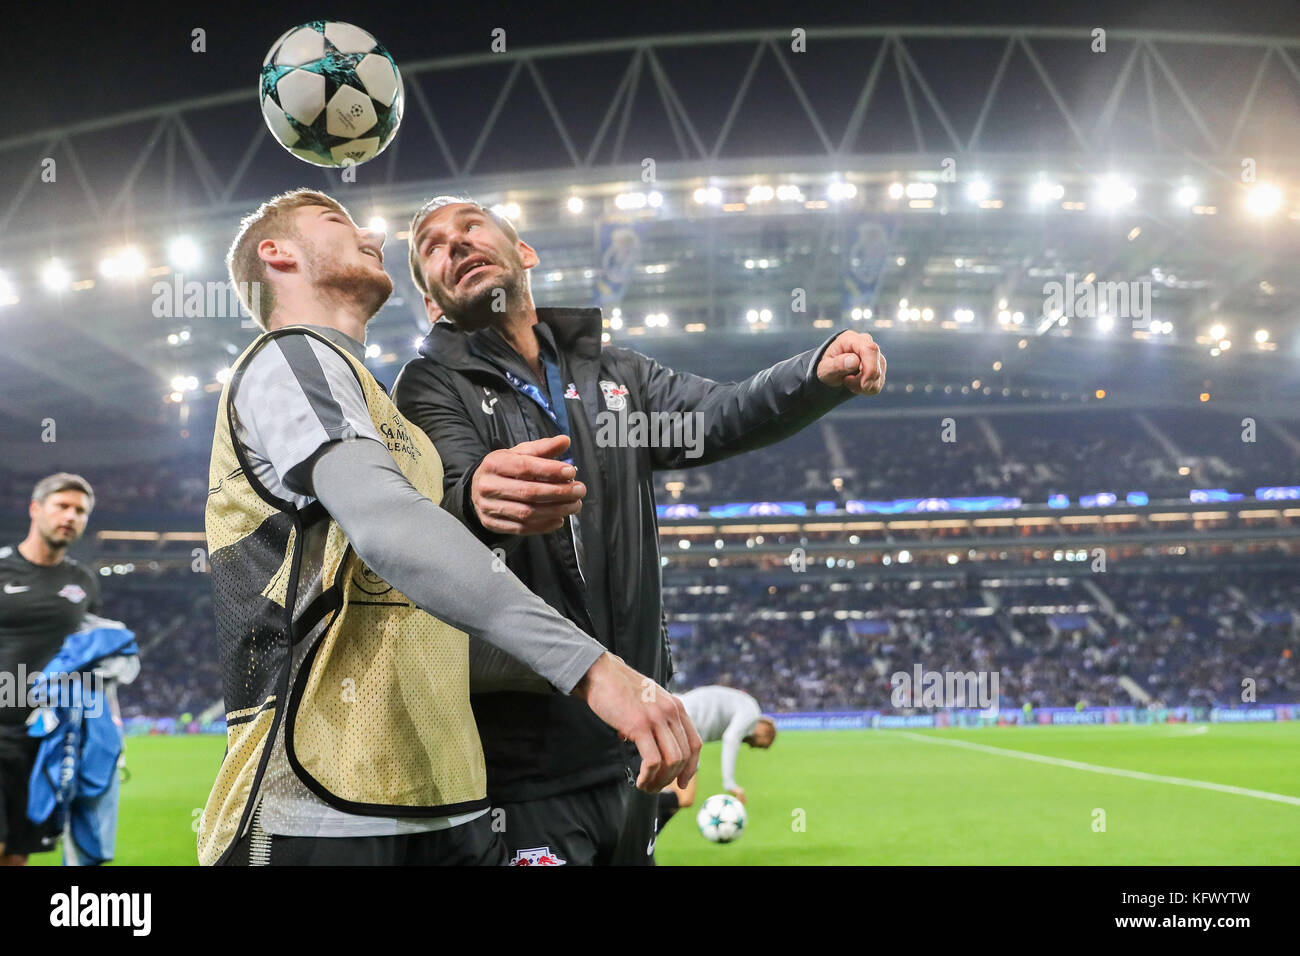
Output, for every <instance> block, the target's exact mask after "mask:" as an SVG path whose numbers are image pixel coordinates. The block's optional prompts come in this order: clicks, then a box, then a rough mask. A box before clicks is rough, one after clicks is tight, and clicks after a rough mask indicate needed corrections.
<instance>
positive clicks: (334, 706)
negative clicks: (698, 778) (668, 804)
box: [199, 190, 700, 865]
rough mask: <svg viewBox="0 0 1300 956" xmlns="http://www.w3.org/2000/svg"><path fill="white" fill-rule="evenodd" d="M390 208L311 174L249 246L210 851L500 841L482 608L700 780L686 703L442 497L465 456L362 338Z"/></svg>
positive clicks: (364, 855) (222, 482) (230, 475)
mask: <svg viewBox="0 0 1300 956" xmlns="http://www.w3.org/2000/svg"><path fill="white" fill-rule="evenodd" d="M383 241H384V235H383V233H382V232H376V231H374V230H370V229H360V228H358V227H357V225H356V223H354V222H353V221H352V218H351V217H350V216H349V215H348V212H347V210H346V209H344V208H343V207H342V206H341V205H339V203H337V202H336V201H335V200H333V199H331V198H330V197H329V196H326V195H324V194H322V193H318V192H313V191H310V190H296V191H294V192H290V193H286V194H284V195H281V196H277V197H275V198H274V199H271V200H269V201H268V202H266V203H264V204H263V205H262V206H261V208H259V209H258V210H257V211H256V212H255V213H253V214H252V215H251V216H249V217H248V218H246V219H245V220H244V222H243V223H242V225H241V228H240V231H239V234H238V236H237V237H236V239H235V241H234V244H233V245H232V247H231V251H230V255H229V259H228V264H229V267H230V274H231V278H232V279H233V280H234V283H235V288H236V289H238V290H239V291H240V295H241V299H242V300H243V303H244V305H245V306H246V307H247V308H248V310H249V312H250V313H251V314H252V315H253V317H254V319H255V321H257V322H258V324H259V325H261V327H262V328H263V329H265V330H266V332H265V334H263V335H261V336H259V337H258V339H257V340H256V341H255V342H253V344H252V345H251V346H249V348H248V349H247V350H246V351H245V352H244V354H243V355H242V356H240V358H239V359H238V360H237V361H236V363H235V365H234V367H233V369H232V371H231V377H230V379H229V382H228V383H227V385H226V387H225V390H224V392H223V394H222V398H221V405H220V411H219V414H218V419H217V427H216V435H215V437H214V440H213V446H212V465H211V469H210V482H209V487H210V489H211V490H210V491H209V496H208V504H207V511H206V515H205V524H206V531H207V537H208V547H209V550H210V554H211V558H210V564H211V568H212V575H213V590H214V606H215V610H216V617H217V631H218V637H219V639H220V642H221V659H222V668H223V672H224V691H225V706H226V711H227V714H226V723H227V728H228V730H227V735H228V745H229V746H228V750H227V753H226V758H225V760H224V761H223V763H222V766H221V770H220V772H219V775H218V777H217V781H216V785H215V786H214V787H213V790H212V793H211V795H210V797H209V799H208V803H207V806H206V807H205V808H204V812H203V816H202V818H201V820H200V823H199V859H200V862H202V863H205V864H214V863H221V864H232V863H233V864H250V865H253V864H268V863H269V864H286V865H301V864H427V863H436V864H460V863H468V864H492V863H503V862H505V850H504V846H503V845H502V843H501V839H500V834H499V830H498V829H497V828H496V826H495V821H494V820H492V819H490V818H489V817H488V816H487V815H486V814H487V811H488V803H487V794H486V784H485V771H484V765H483V752H482V748H481V746H480V744H479V738H478V733H477V730H476V729H475V726H474V720H473V713H472V712H471V710H470V706H469V681H468V673H469V655H468V643H469V642H468V638H467V632H468V633H469V634H473V635H474V636H475V637H476V638H479V639H481V640H482V641H484V642H486V643H487V644H488V645H490V646H492V647H495V648H499V649H500V650H501V651H502V652H505V653H509V654H511V655H512V656H513V657H516V658H518V659H519V660H522V661H524V662H525V663H526V664H527V666H528V667H529V668H531V670H532V671H535V672H536V675H540V677H537V676H534V680H536V681H539V682H541V683H542V684H543V686H547V687H548V690H550V692H551V693H555V694H556V696H561V695H570V694H572V695H573V697H574V698H576V699H577V700H578V701H579V702H580V704H579V705H580V706H581V707H583V708H584V709H586V710H589V711H590V712H593V714H594V715H595V716H596V718H597V719H598V720H603V721H607V722H608V723H609V724H610V725H611V726H612V727H613V728H615V730H612V731H611V733H615V732H616V733H619V734H622V735H624V736H626V737H628V738H630V739H632V740H633V741H635V742H636V745H637V748H638V750H639V751H640V753H641V755H642V758H643V760H644V762H645V764H644V766H645V769H644V772H643V774H642V777H641V780H640V781H639V785H640V786H642V787H644V788H645V789H646V790H647V791H649V790H652V789H654V790H657V789H659V788H661V787H663V786H665V785H666V784H667V783H668V782H669V781H670V780H671V779H673V778H681V779H683V780H687V779H689V778H690V777H691V775H692V774H693V773H694V768H695V764H696V762H697V760H698V756H699V748H700V743H699V738H698V736H697V735H695V733H694V731H693V730H692V729H691V728H690V725H689V722H688V721H686V720H685V717H684V715H685V711H684V708H682V707H681V706H680V705H679V704H670V703H669V701H668V700H665V699H663V698H665V697H669V699H670V700H671V697H670V695H667V694H666V692H663V691H659V692H657V693H655V694H652V695H645V694H644V686H643V681H642V678H641V676H640V675H639V674H636V673H635V672H634V671H632V670H631V669H630V668H629V667H627V666H626V665H625V664H623V663H622V662H621V661H620V660H619V659H618V658H616V657H614V656H613V655H611V654H609V653H608V652H606V650H605V649H604V648H603V647H602V646H601V645H600V644H599V643H598V642H596V641H594V640H592V639H591V638H590V637H588V636H587V635H585V634H583V633H582V631H580V630H579V629H578V628H576V627H575V626H574V625H573V624H572V623H570V622H569V621H566V620H565V619H564V618H562V617H561V616H560V615H558V614H557V613H555V612H554V611H552V610H551V609H550V608H548V607H547V606H546V604H545V603H544V602H542V601H541V600H539V599H538V598H537V597H536V596H535V595H533V594H531V593H530V592H529V591H528V589H527V588H525V587H524V586H523V585H522V584H521V583H520V582H519V581H518V579H517V578H515V577H514V576H513V575H511V574H509V573H500V574H493V573H490V569H491V567H492V565H493V563H494V562H493V556H492V554H491V553H490V552H489V551H488V550H487V549H486V548H484V547H483V546H482V545H481V544H480V543H479V542H478V541H476V540H475V539H474V538H473V536H472V535H470V534H469V533H468V532H467V531H466V530H465V529H464V528H463V527H462V526H461V525H460V524H458V523H457V522H456V521H455V519H453V518H452V517H451V516H450V515H448V514H447V513H446V512H445V511H443V510H441V509H440V508H438V506H437V502H438V500H439V499H440V498H441V496H442V486H441V479H442V468H441V464H440V462H439V460H438V454H437V452H436V451H435V450H434V448H433V445H432V444H431V443H430V442H429V440H428V439H427V438H426V437H425V436H424V435H423V434H422V433H421V432H420V431H419V430H418V429H415V428H413V427H412V426H410V425H409V423H407V421H406V420H405V419H404V418H403V417H402V416H401V415H400V414H399V413H398V411H397V409H396V407H395V406H394V405H393V403H392V401H391V400H390V399H389V398H388V395H387V393H386V392H385V391H384V389H383V388H382V387H381V386H380V384H379V382H378V381H376V379H375V378H374V376H373V375H372V374H371V373H370V372H369V370H368V369H367V368H366V367H365V365H364V364H363V362H362V359H363V357H364V354H365V346H364V344H363V343H364V341H365V336H366V324H367V323H368V322H369V321H370V319H371V318H372V317H373V316H374V314H375V313H376V312H377V311H378V309H379V308H380V306H382V305H383V303H384V301H385V300H386V299H387V298H388V296H389V295H390V294H391V293H392V290H393V283H392V279H390V278H389V276H388V274H387V273H386V272H385V271H384V268H383V252H382V247H383Z"/></svg>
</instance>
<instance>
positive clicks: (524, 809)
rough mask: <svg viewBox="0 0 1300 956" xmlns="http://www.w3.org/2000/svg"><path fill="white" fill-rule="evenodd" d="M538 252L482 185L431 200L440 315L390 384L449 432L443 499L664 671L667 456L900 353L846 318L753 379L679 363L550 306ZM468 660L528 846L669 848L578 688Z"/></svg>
mask: <svg viewBox="0 0 1300 956" xmlns="http://www.w3.org/2000/svg"><path fill="white" fill-rule="evenodd" d="M537 262H538V255H537V252H536V251H535V250H534V249H533V248H532V247H531V246H530V245H528V243H526V242H524V241H523V240H522V239H520V238H519V235H518V233H517V232H516V231H515V228H514V226H513V225H512V224H511V223H510V222H509V220H507V219H505V218H504V217H501V216H498V215H496V214H494V213H492V212H491V211H489V210H487V209H484V208H483V207H482V206H481V205H479V204H478V203H476V202H474V201H473V200H472V199H468V198H465V197H457V196H440V197H437V198H435V199H433V200H430V201H429V202H428V203H426V204H425V205H424V207H422V208H421V209H420V210H419V211H418V212H417V213H416V215H415V217H414V219H413V220H412V222H411V230H410V267H411V276H412V279H413V281H414V282H415V285H416V288H418V289H419V290H420V291H421V292H422V293H423V294H424V304H425V311H426V312H427V314H428V316H429V318H430V320H431V321H433V323H434V325H433V328H432V330H431V331H430V332H429V335H428V337H427V338H426V339H425V340H424V342H423V344H422V345H421V346H420V350H419V351H420V357H419V358H416V359H413V360H412V361H411V362H409V363H408V364H407V365H406V367H405V368H404V369H403V370H402V373H401V375H400V376H399V378H398V380H397V383H396V384H395V385H394V387H393V396H394V400H395V401H396V402H397V406H398V408H400V409H401V410H402V414H403V415H405V416H406V417H407V418H408V419H409V420H410V421H412V422H414V423H415V424H416V425H418V426H419V427H420V428H421V429H423V430H424V432H425V433H426V434H427V435H428V436H429V437H430V438H431V439H433V443H434V445H435V447H436V448H437V449H438V454H439V455H440V456H441V458H442V461H443V466H444V473H443V485H444V488H445V489H446V496H445V497H444V499H443V507H444V508H447V509H448V510H449V511H451V512H452V513H453V514H454V515H456V516H457V517H458V518H459V519H460V520H461V521H462V522H464V524H465V526H466V527H467V528H468V529H469V530H470V531H472V532H473V533H474V534H475V535H476V536H477V537H478V538H479V540H481V541H482V542H483V543H485V544H487V545H488V546H489V547H491V548H493V549H494V550H495V551H497V553H498V555H499V556H500V558H501V560H502V563H503V564H506V565H508V567H509V568H510V569H511V570H512V571H514V572H515V573H516V574H517V575H519V577H520V578H521V579H522V580H523V581H524V583H525V584H527V585H528V586H529V587H530V588H532V590H533V591H534V592H535V593H536V594H538V595H540V596H541V597H543V598H545V600H546V601H547V603H549V604H550V605H551V606H552V607H554V608H556V609H557V610H559V611H560V612H561V613H563V614H564V615H565V616H566V617H567V618H569V620H571V621H573V622H574V623H575V624H577V625H578V626H579V627H581V628H582V629H583V630H584V631H586V632H587V633H588V634H590V635H592V636H593V637H595V638H596V639H597V640H599V641H600V642H601V643H602V644H603V645H604V646H605V647H607V648H609V649H610V651H612V652H613V653H615V654H618V655H620V656H621V657H623V658H624V659H626V661H627V662H628V663H629V664H630V665H631V666H632V667H634V668H635V669H636V670H638V671H639V672H641V673H642V674H644V675H647V680H648V681H653V682H657V683H659V684H666V683H667V682H668V680H669V679H670V678H671V676H672V665H671V661H670V659H669V652H668V639H667V625H666V622H665V620H664V616H663V609H662V604H661V594H660V575H659V568H660V563H659V541H658V530H657V526H656V521H655V503H654V483H653V478H652V471H653V470H655V469H669V468H682V467H689V466H694V465H704V464H708V463H710V462H713V461H718V460H720V459H723V458H726V457H729V456H731V455H734V454H736V453H738V452H742V451H746V450H749V449H753V448H760V447H762V446H764V445H770V444H772V443H773V442H777V441H780V440H781V439H783V438H786V437H788V436H790V435H792V434H794V433H795V432H797V431H799V430H800V429H801V428H803V427H804V426H806V425H808V424H809V423H811V422H813V421H815V420H816V419H817V418H819V417H821V416H822V415H824V414H825V413H826V412H828V411H830V410H831V409H832V408H834V407H835V406H837V405H839V404H840V403H842V402H844V401H846V400H848V399H849V398H851V397H853V396H854V395H861V394H868V395H874V394H877V393H878V392H879V391H880V389H881V388H882V387H883V386H884V381H885V359H884V356H883V355H881V354H880V351H879V349H878V348H877V347H876V345H875V343H874V342H873V341H872V340H871V336H869V335H861V334H858V333H854V332H843V333H840V334H839V335H837V336H833V337H832V338H831V339H829V340H827V341H826V342H825V343H823V344H822V345H821V347H820V348H817V349H814V350H811V351H808V352H805V353H803V354H801V355H796V356H795V357H793V358H791V359H787V360H786V361H783V362H780V363H778V364H776V365H774V366H773V367H771V368H769V369H766V370H764V371H762V372H759V373H758V374H756V375H754V376H751V377H750V378H748V379H746V380H745V381H743V382H739V383H719V382H714V381H711V380H710V379H707V378H702V377H700V376H697V375H690V374H683V373H678V372H674V371H673V370H672V369H669V368H665V367H664V366H662V365H660V364H659V363H658V362H656V361H654V360H653V359H651V358H648V357H647V356H645V355H642V354H640V353H638V352H634V351H632V350H630V349H625V348H614V347H602V344H601V314H600V311H599V310H598V309H539V308H537V307H536V306H535V305H534V303H533V298H532V293H531V290H530V288H529V282H528V270H530V269H532V268H533V267H534V266H535V265H537ZM611 413H613V414H617V415H624V414H626V415H632V414H633V413H636V414H639V415H646V414H647V413H648V414H650V415H654V414H657V413H658V414H660V415H661V417H660V419H659V420H661V421H662V420H664V418H663V417H662V413H667V414H668V415H669V418H670V419H671V418H672V417H673V416H674V415H675V416H676V417H677V420H679V421H682V422H683V423H685V422H686V416H694V418H693V419H692V421H693V422H696V423H699V427H697V428H696V429H695V430H694V434H695V435H696V436H699V435H702V436H703V438H702V441H691V442H685V441H679V440H676V439H680V438H684V437H685V435H686V429H685V427H684V426H683V428H682V429H680V430H679V431H678V432H677V433H676V434H675V435H674V436H672V437H673V438H674V440H673V441H670V442H668V443H667V446H666V447H665V445H664V443H660V444H659V445H658V447H650V448H645V447H631V445H632V443H631V442H630V441H629V442H624V443H623V445H622V446H619V445H618V442H617V440H616V441H613V442H611V441H610V440H608V438H607V436H606V433H605V429H604V425H602V426H601V428H599V429H598V428H597V421H598V419H597V416H598V415H599V416H606V415H609V414H611ZM604 421H608V418H605V419H604ZM688 444H689V445H690V447H686V446H687V445H688ZM556 459H559V460H556ZM577 478H580V479H581V480H576V479H577ZM472 661H473V663H474V665H475V666H474V669H473V670H472V671H471V675H470V684H471V691H472V701H473V705H474V715H475V717H476V718H477V720H478V725H479V731H480V733H481V734H482V736H483V744H484V751H485V753H486V755H487V764H488V794H489V796H490V798H491V799H492V802H493V804H494V805H496V806H499V807H501V808H502V809H504V810H505V814H504V821H505V826H506V842H507V845H508V846H509V847H510V848H511V849H512V850H514V851H515V859H517V860H518V861H519V862H521V863H522V862H527V861H528V859H529V857H528V856H527V852H526V851H527V850H528V849H529V848H531V847H537V846H548V847H550V848H551V851H552V855H556V856H558V857H559V858H560V859H562V860H564V861H565V862H569V863H593V864H601V863H626V864H653V862H654V845H655V839H656V816H657V801H656V798H655V797H654V796H648V795H643V794H637V793H635V792H634V791H633V790H632V788H631V787H629V786H628V782H629V781H630V780H631V779H632V777H633V774H634V767H635V765H636V755H635V754H634V753H632V752H631V751H630V750H629V749H628V748H627V747H626V746H624V745H623V744H621V743H620V741H619V739H618V737H617V735H616V734H614V733H612V732H610V731H609V730H608V729H607V728H605V727H603V726H601V725H600V724H599V723H598V722H596V721H594V720H592V719H591V717H590V716H589V715H588V714H586V713H584V712H583V711H582V709H581V708H580V707H577V706H574V703H573V702H572V701H570V700H567V699H565V698H563V697H560V696H558V695H554V694H550V695H546V694H537V693H534V692H533V690H532V688H530V687H529V686H528V681H527V679H526V677H527V675H526V673H521V669H520V668H518V667H517V666H512V664H511V662H510V661H509V660H508V659H505V658H503V657H501V656H500V655H496V656H493V655H489V654H478V655H473V656H472Z"/></svg>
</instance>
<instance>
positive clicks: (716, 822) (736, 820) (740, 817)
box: [695, 793, 745, 843]
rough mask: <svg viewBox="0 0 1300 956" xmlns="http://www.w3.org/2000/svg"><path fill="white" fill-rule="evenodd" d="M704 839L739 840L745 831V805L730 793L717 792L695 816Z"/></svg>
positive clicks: (719, 841) (720, 841) (716, 840)
mask: <svg viewBox="0 0 1300 956" xmlns="http://www.w3.org/2000/svg"><path fill="white" fill-rule="evenodd" d="M695 822H696V823H697V824H699V827H700V833H702V834H703V835H704V839H706V840H711V841H712V842H714V843H730V842H731V841H732V840H739V839H740V835H741V834H742V833H744V832H745V805H744V804H743V803H741V802H740V801H739V800H737V799H736V798H735V797H733V796H732V795H731V794H729V793H715V794H714V795H713V796H711V797H709V799H707V800H705V801H704V806H702V807H700V812H699V813H698V814H696V816H695Z"/></svg>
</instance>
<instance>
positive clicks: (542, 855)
mask: <svg viewBox="0 0 1300 956" xmlns="http://www.w3.org/2000/svg"><path fill="white" fill-rule="evenodd" d="M567 862H568V861H567V860H561V859H560V858H559V856H557V855H556V854H554V853H552V852H551V848H550V847H549V846H539V847H534V848H533V849H531V850H520V851H519V852H517V853H516V854H515V858H514V859H513V860H511V861H510V865H511V866H564V864H565V863H567Z"/></svg>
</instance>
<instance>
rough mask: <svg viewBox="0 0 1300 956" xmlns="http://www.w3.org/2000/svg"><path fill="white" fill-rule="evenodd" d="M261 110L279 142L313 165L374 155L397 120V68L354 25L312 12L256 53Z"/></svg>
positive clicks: (352, 161) (399, 76)
mask: <svg viewBox="0 0 1300 956" xmlns="http://www.w3.org/2000/svg"><path fill="white" fill-rule="evenodd" d="M258 94H259V97H260V99H261V103H262V116H263V117H264V118H265V119H266V125H267V126H268V127H269V128H270V130H271V135H272V136H274V137H275V138H276V141H277V142H279V143H280V145H281V146H283V147H284V148H285V149H287V150H288V151H289V152H291V153H293V154H294V155H295V156H297V157H298V158H299V159H301V160H305V161H306V162H309V163H311V164H312V165H313V166H352V165H358V164H360V163H364V162H366V161H367V160H370V159H374V158H375V157H376V156H378V155H379V154H380V153H382V152H383V151H384V147H385V146H387V145H388V144H389V143H390V142H392V139H393V136H395V135H396V133H397V127H398V124H400V123H401V122H402V104H403V100H404V95H403V88H402V74H401V73H400V72H399V71H398V69H397V64H396V63H394V62H393V58H392V56H390V55H389V53H388V51H387V50H385V49H384V47H383V44H381V43H380V42H379V41H378V40H376V39H375V38H374V37H373V36H371V35H370V34H369V33H367V32H366V31H365V30H363V29H361V28H360V27H356V26H353V25H352V24H350V23H341V22H339V21H330V20H313V21H311V22H310V23H304V24H303V25H302V26H298V27H294V28H293V29H292V30H289V31H287V32H286V33H285V34H284V35H283V36H281V37H280V39H278V40H276V41H275V43H274V44H273V45H272V46H271V51H270V52H269V53H267V55H266V59H265V60H263V61H262V81H261V85H260V87H259V89H258Z"/></svg>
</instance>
